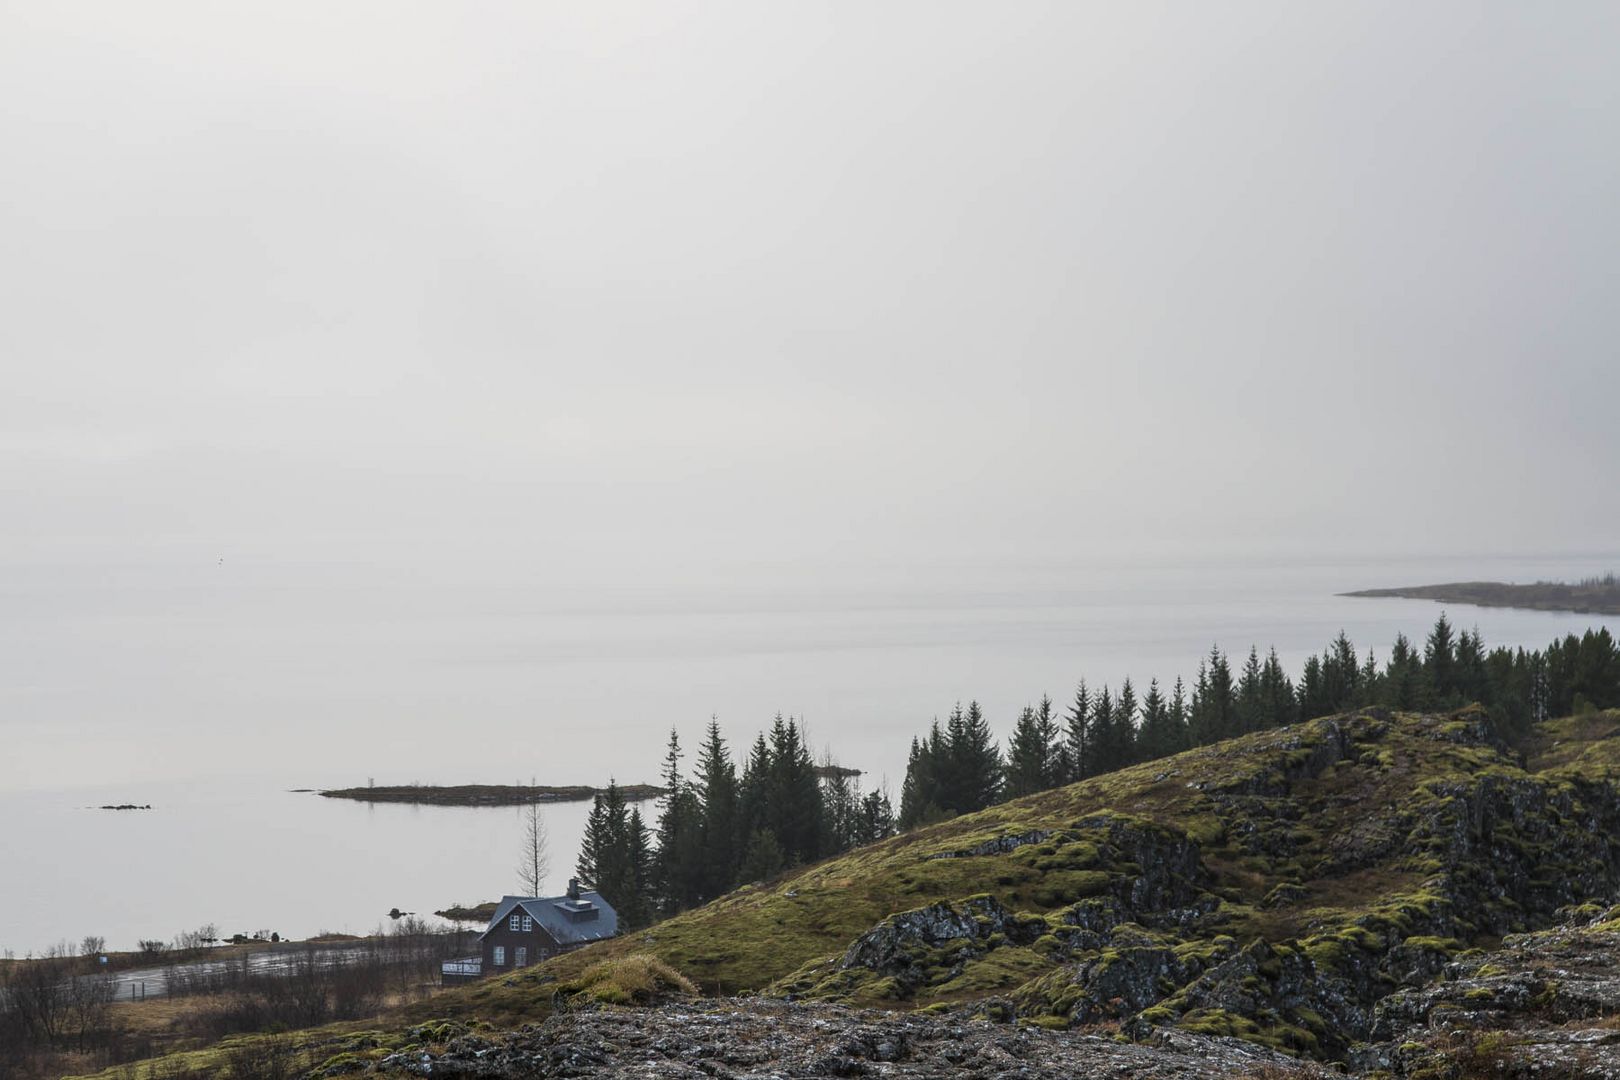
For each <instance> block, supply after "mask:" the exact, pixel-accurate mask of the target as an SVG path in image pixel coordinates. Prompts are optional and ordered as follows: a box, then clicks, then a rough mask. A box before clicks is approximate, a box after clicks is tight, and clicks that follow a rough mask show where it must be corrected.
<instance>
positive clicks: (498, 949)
mask: <svg viewBox="0 0 1620 1080" xmlns="http://www.w3.org/2000/svg"><path fill="white" fill-rule="evenodd" d="M495 966H496V967H505V966H506V946H505V945H497V946H495Z"/></svg>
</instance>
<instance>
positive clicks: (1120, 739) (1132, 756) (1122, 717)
mask: <svg viewBox="0 0 1620 1080" xmlns="http://www.w3.org/2000/svg"><path fill="white" fill-rule="evenodd" d="M1110 737H1111V738H1112V739H1113V746H1112V748H1111V750H1110V756H1111V757H1112V758H1113V759H1114V768H1116V769H1122V768H1124V767H1125V766H1127V765H1129V764H1131V763H1132V762H1134V761H1136V760H1137V757H1136V687H1134V686H1132V685H1131V680H1130V678H1129V677H1128V676H1127V677H1126V679H1125V684H1124V685H1123V686H1121V687H1120V688H1119V700H1118V701H1116V702H1115V703H1114V723H1113V727H1112V730H1111V731H1110Z"/></svg>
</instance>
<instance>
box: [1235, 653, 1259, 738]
mask: <svg viewBox="0 0 1620 1080" xmlns="http://www.w3.org/2000/svg"><path fill="white" fill-rule="evenodd" d="M1265 719H1266V716H1265V699H1264V696H1263V695H1262V694H1261V691H1260V652H1259V650H1258V649H1256V648H1255V647H1254V646H1253V645H1250V646H1249V658H1248V659H1247V660H1245V661H1244V662H1243V672H1242V674H1240V675H1239V676H1238V688H1237V728H1238V731H1240V732H1249V731H1259V730H1260V729H1261V728H1263V727H1265V726H1266V725H1265Z"/></svg>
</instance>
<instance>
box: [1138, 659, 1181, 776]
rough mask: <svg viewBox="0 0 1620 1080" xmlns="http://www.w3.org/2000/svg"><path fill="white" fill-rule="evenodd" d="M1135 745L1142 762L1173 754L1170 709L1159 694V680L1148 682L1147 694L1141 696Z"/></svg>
mask: <svg viewBox="0 0 1620 1080" xmlns="http://www.w3.org/2000/svg"><path fill="white" fill-rule="evenodd" d="M1136 744H1137V747H1138V750H1139V755H1138V756H1140V757H1141V759H1142V760H1143V761H1153V760H1155V759H1157V758H1162V757H1165V756H1167V755H1169V754H1173V753H1175V750H1174V749H1173V747H1174V745H1175V743H1174V740H1173V738H1172V736H1171V731H1170V709H1169V706H1168V705H1167V704H1166V703H1165V700H1164V695H1163V694H1161V693H1160V692H1159V680H1158V679H1152V680H1149V682H1148V689H1147V693H1146V694H1144V695H1143V696H1142V727H1141V729H1140V730H1139V731H1138V732H1137V738H1136Z"/></svg>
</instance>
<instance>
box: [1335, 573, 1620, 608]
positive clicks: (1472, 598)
mask: <svg viewBox="0 0 1620 1080" xmlns="http://www.w3.org/2000/svg"><path fill="white" fill-rule="evenodd" d="M1340 595H1341V596H1398V597H1401V598H1403V599H1407V600H1437V601H1440V602H1441V603H1446V604H1473V605H1475V606H1477V607H1503V608H1519V609H1521V610H1525V611H1572V612H1575V613H1576V614H1577V615H1620V578H1616V577H1615V575H1613V574H1605V575H1604V576H1602V577H1594V578H1585V579H1583V580H1581V581H1577V582H1575V583H1574V584H1569V583H1566V582H1561V581H1538V582H1536V583H1535V584H1534V585H1512V584H1507V583H1504V582H1500V581H1455V582H1452V583H1451V584H1449V585H1413V586H1408V587H1405V588H1399V589H1361V590H1359V591H1357V592H1347V593H1341V594H1340Z"/></svg>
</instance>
